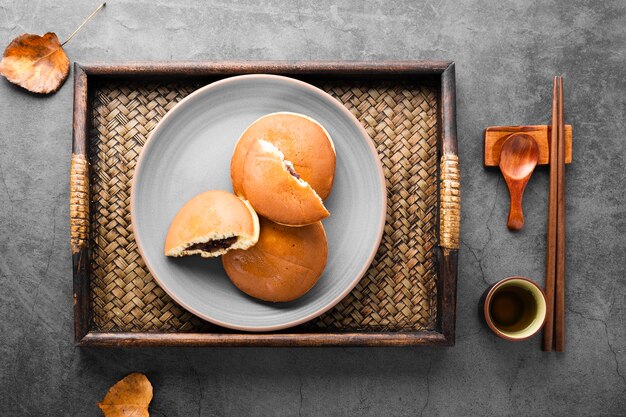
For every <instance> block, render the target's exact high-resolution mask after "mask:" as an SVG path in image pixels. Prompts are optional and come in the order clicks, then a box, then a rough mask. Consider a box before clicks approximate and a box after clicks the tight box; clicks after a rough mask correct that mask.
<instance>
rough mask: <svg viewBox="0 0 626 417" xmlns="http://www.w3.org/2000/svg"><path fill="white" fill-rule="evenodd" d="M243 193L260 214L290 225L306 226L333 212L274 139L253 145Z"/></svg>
mask: <svg viewBox="0 0 626 417" xmlns="http://www.w3.org/2000/svg"><path fill="white" fill-rule="evenodd" d="M242 190H243V193H242V195H243V196H244V197H245V198H246V199H248V201H249V202H250V204H251V205H252V207H254V209H255V210H256V211H257V213H259V214H260V215H262V216H264V217H267V218H268V219H270V220H272V221H274V222H276V223H280V224H284V225H287V226H304V225H307V224H311V223H315V222H317V221H320V220H322V219H324V218H326V217H328V216H329V214H330V213H329V212H328V210H326V207H324V204H323V203H322V200H321V199H320V198H319V196H318V195H317V193H316V192H315V190H314V189H313V188H311V186H310V185H309V184H308V183H307V182H306V181H304V180H302V179H301V178H299V177H298V173H297V172H296V171H294V169H293V166H292V165H291V164H290V161H286V160H285V157H284V155H283V153H282V152H280V151H279V150H278V149H277V148H276V146H274V145H273V144H271V143H270V142H266V141H264V140H258V141H256V142H254V143H253V144H252V145H250V150H249V151H248V155H246V159H245V161H244V176H243V181H242Z"/></svg>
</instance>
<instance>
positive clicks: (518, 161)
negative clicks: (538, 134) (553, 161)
mask: <svg viewBox="0 0 626 417" xmlns="http://www.w3.org/2000/svg"><path fill="white" fill-rule="evenodd" d="M538 160H539V147H538V146H537V142H535V140H534V139H533V138H532V137H531V136H529V135H526V134H524V133H516V134H513V135H511V136H509V137H508V139H507V140H505V141H504V143H503V144H502V150H501V152H500V171H502V175H503V176H504V180H505V181H506V185H507V186H508V187H509V194H510V196H511V208H510V210H509V219H508V220H507V224H506V225H507V227H508V228H509V229H510V230H520V229H521V228H522V227H524V213H523V211H522V196H523V195H524V188H526V184H527V183H528V180H529V179H530V176H531V175H532V173H533V171H534V169H535V167H536V166H537V161H538Z"/></svg>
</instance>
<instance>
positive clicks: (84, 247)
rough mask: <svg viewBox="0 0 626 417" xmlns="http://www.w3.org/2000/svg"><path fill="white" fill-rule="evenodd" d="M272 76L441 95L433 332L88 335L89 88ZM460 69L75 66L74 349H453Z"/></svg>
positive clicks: (420, 65)
mask: <svg viewBox="0 0 626 417" xmlns="http://www.w3.org/2000/svg"><path fill="white" fill-rule="evenodd" d="M250 73H269V74H282V75H287V76H289V75H291V76H296V77H297V76H315V77H318V76H319V77H324V76H351V77H365V78H371V77H405V78H413V77H417V78H419V77H427V78H429V79H434V80H435V82H436V83H437V85H438V87H439V95H438V161H439V169H438V173H437V175H438V185H439V199H438V205H439V207H438V210H437V212H438V219H437V222H438V228H437V230H438V232H439V233H438V242H439V244H438V245H437V246H436V247H435V249H434V250H435V255H436V256H435V257H436V269H437V303H438V307H437V320H436V330H434V331H416V332H354V331H350V332H332V333H323V332H319V333H301V332H299V333H297V332H293V331H292V332H290V331H289V329H287V330H283V331H280V332H272V333H259V334H257V333H243V332H241V333H237V332H232V331H228V332H224V333H173V332H167V333H166V332H160V333H159V332H99V331H94V330H91V329H90V300H89V297H90V291H89V279H90V249H89V221H90V217H89V201H90V200H89V164H88V162H87V161H88V160H89V156H88V155H89V132H90V127H91V126H90V114H91V113H90V111H91V109H90V91H91V90H90V88H93V87H92V86H93V85H94V84H96V83H97V81H98V80H103V79H130V78H132V79H150V78H155V77H159V78H164V77H171V78H179V79H181V78H183V79H184V78H201V77H216V76H221V77H228V76H233V75H239V74H250ZM455 97H456V96H455V68H454V63H453V62H447V61H394V62H269V61H259V62H250V61H245V62H178V63H175V62H168V63H124V64H94V65H81V64H78V63H75V64H74V119H73V138H72V164H71V172H70V226H71V227H70V229H71V231H70V238H71V247H72V264H73V287H74V291H73V292H74V340H75V343H76V345H77V346H92V347H93V346H100V347H148V346H349V345H351V346H408V345H439V346H452V345H454V341H455V318H456V286H457V264H458V247H459V231H460V194H459V180H460V174H459V163H458V151H457V136H456V105H455V101H456V98H455Z"/></svg>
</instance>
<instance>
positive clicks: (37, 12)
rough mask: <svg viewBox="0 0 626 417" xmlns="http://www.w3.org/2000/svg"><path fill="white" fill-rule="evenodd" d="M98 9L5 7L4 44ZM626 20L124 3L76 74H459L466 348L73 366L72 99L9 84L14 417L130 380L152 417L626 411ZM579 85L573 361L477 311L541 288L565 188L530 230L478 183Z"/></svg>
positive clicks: (3, 367)
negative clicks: (133, 67)
mask: <svg viewBox="0 0 626 417" xmlns="http://www.w3.org/2000/svg"><path fill="white" fill-rule="evenodd" d="M95 5H96V2H95V1H93V2H71V1H69V0H59V1H55V2H34V1H33V2H30V1H3V2H2V3H1V4H0V40H1V42H0V43H2V44H7V43H8V42H9V41H10V39H12V38H13V37H15V36H17V35H19V34H21V33H23V32H35V33H43V32H45V31H49V30H51V31H56V32H57V33H58V34H59V37H60V38H64V37H65V36H67V35H68V34H69V33H70V32H71V31H72V30H73V29H74V27H75V26H76V25H77V24H78V23H79V22H80V21H81V20H82V18H83V17H84V16H86V15H87V14H89V13H90V12H91V10H92V9H93V8H94V7H95ZM625 51H626V2H624V1H623V0H612V1H602V2H590V1H566V0H563V1H544V2H530V1H529V2H521V1H495V0H491V1H460V2H454V1H447V0H440V1H424V2H412V1H408V0H405V1H398V2H389V1H371V2H367V4H366V2H362V1H358V0H353V1H344V2H328V1H319V2H315V4H314V5H313V4H309V3H308V2H304V1H301V2H296V1H285V0H283V1H249V2H243V1H227V0H225V1H211V2H200V1H196V2H193V3H192V2H187V1H183V0H176V1H166V0H154V1H131V0H120V1H116V0H112V1H109V3H108V5H107V8H106V9H105V11H104V12H103V13H101V14H100V15H99V16H97V17H96V18H95V20H94V21H93V22H92V23H90V24H89V26H87V27H86V28H85V29H84V30H83V32H81V33H80V34H79V35H78V36H77V37H76V38H75V39H74V40H73V41H72V42H71V43H70V44H68V45H67V53H68V55H69V56H70V59H71V60H72V61H78V62H96V61H103V62H115V61H126V60H220V59H281V60H285V59H286V60H290V59H304V60H308V59H313V60H328V59H336V60H382V59H449V60H454V61H455V62H456V68H457V85H458V90H457V91H458V98H457V109H458V116H457V117H458V136H459V149H460V157H461V161H462V187H463V220H462V238H463V243H462V247H461V254H460V261H459V263H460V265H459V267H460V272H459V284H458V289H459V297H458V320H457V335H458V338H457V343H456V346H455V347H454V348H449V349H441V348H407V349H361V348H349V349H341V348H329V349H226V348H223V349H146V350H100V349H93V350H92V349H82V350H81V349H76V348H74V347H73V343H72V330H71V329H72V327H71V323H72V308H71V305H72V301H71V299H72V297H71V294H72V292H71V268H70V250H69V226H68V216H69V208H68V194H69V191H68V177H69V176H68V172H69V161H70V146H71V120H72V87H71V83H68V84H66V85H65V86H64V87H63V88H62V90H61V91H60V92H59V93H57V94H56V95H53V96H50V97H43V98H39V97H34V96H32V95H29V94H26V93H24V92H23V91H21V90H19V89H17V88H15V87H13V86H11V85H9V84H8V83H7V82H5V81H4V80H0V132H1V133H0V177H1V178H2V181H1V182H0V415H2V416H17V415H31V416H65V415H72V416H73V415H76V416H97V415H99V413H100V412H99V410H98V409H97V407H96V402H97V401H99V400H101V399H102V397H103V396H104V393H105V392H106V390H107V388H108V387H109V386H110V385H111V384H113V383H114V382H115V381H116V380H118V379H120V378H121V377H123V376H124V375H125V374H127V373H129V372H132V371H141V372H146V373H147V374H148V376H149V377H150V379H151V380H152V383H153V384H154V387H155V397H154V400H153V403H152V407H151V410H152V413H153V414H152V415H155V416H168V417H172V416H189V415H204V416H212V415H216V416H227V415H230V416H240V415H241V416H243V415H247V416H252V415H259V416H267V415H281V416H283V415H284V416H288V415H289V416H291V415H296V414H297V415H300V416H309V415H341V416H353V415H398V416H399V415H417V414H419V415H424V416H430V415H482V416H487V415H562V416H573V415H580V416H598V415H626V379H625V376H626V350H625V349H626V326H625V324H624V321H625V320H624V318H625V317H626V308H625V307H624V306H625V304H626V283H625V278H624V276H625V275H626V268H625V263H626V262H625V260H624V251H625V250H626V239H625V238H624V236H623V234H624V233H625V232H626V214H625V207H626V206H625V203H626V201H625V197H624V192H623V184H624V182H625V180H626V174H625V169H624V167H625V162H624V161H625V160H626V159H625V156H626V155H625V146H624V133H625V123H624V120H625V112H626V100H625V97H626V96H625V88H626V70H625V69H624V66H625V64H626V58H625V56H624V53H625ZM558 73H562V74H563V75H564V76H565V101H566V120H567V121H568V122H570V123H572V124H573V125H574V129H575V143H574V158H575V161H574V163H573V164H572V165H571V166H570V167H568V170H567V214H568V216H569V217H568V225H569V229H568V236H567V245H568V246H567V256H568V258H567V271H568V288H567V301H568V311H567V328H568V335H567V348H568V349H567V352H566V353H565V354H561V355H557V354H546V353H542V352H541V351H540V349H539V339H534V340H530V341H527V342H521V343H517V344H511V343H507V342H504V341H501V340H499V339H497V338H495V337H494V336H492V335H491V334H490V333H489V332H488V331H487V330H485V328H484V327H483V326H482V324H481V323H480V321H479V320H478V317H477V314H476V303H477V301H478V298H479V295H480V294H481V293H482V291H483V290H484V289H485V287H486V286H487V284H488V283H491V282H494V281H496V280H498V279H499V278H502V277H505V276H508V275H512V274H521V275H526V276H529V277H532V278H534V279H536V280H538V281H540V282H542V281H543V278H542V275H543V270H544V250H545V231H546V210H547V206H546V200H547V195H548V191H547V184H548V183H547V175H546V171H545V170H544V169H540V170H539V171H538V172H537V173H536V174H535V175H534V176H533V179H532V180H531V183H530V184H529V186H528V189H527V194H526V200H525V210H526V213H527V225H526V228H525V230H524V231H523V232H521V233H518V234H511V233H509V232H508V231H507V230H506V228H505V226H504V224H505V218H506V211H507V204H508V203H507V198H508V195H507V190H506V188H505V184H504V182H503V181H501V180H500V176H499V173H498V172H497V171H486V170H484V169H483V168H482V165H481V158H482V152H481V144H482V132H483V129H484V127H486V126H488V125H497V124H524V123H527V124H531V123H545V122H547V121H548V117H549V112H550V95H551V76H552V75H554V74H558Z"/></svg>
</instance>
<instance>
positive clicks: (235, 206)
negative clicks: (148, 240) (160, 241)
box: [164, 190, 259, 258]
mask: <svg viewBox="0 0 626 417" xmlns="http://www.w3.org/2000/svg"><path fill="white" fill-rule="evenodd" d="M232 237H236V238H237V239H236V241H235V242H234V243H231V244H230V245H228V247H226V248H220V247H218V248H214V249H211V250H207V249H188V247H190V246H191V245H195V244H200V243H206V242H209V241H219V240H221V239H228V238H232ZM258 239H259V218H258V217H257V215H256V213H255V212H254V210H253V209H252V207H251V206H250V204H249V203H248V202H247V201H244V200H242V199H240V198H239V197H237V196H236V195H234V194H232V193H229V192H226V191H222V190H213V191H206V192H204V193H202V194H198V195H197V196H195V197H194V198H192V199H191V200H189V201H188V202H187V203H185V205H184V206H183V207H182V208H181V209H180V210H179V211H178V213H177V214H176V217H174V220H173V221H172V224H171V225H170V228H169V230H168V232H167V237H166V238H165V249H164V253H165V256H185V255H194V254H198V255H200V256H202V257H205V258H209V257H214V256H219V255H222V254H224V253H226V252H227V251H229V250H231V249H247V248H249V247H250V246H252V245H254V244H255V243H256V242H257V240H258ZM231 240H232V239H231Z"/></svg>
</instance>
